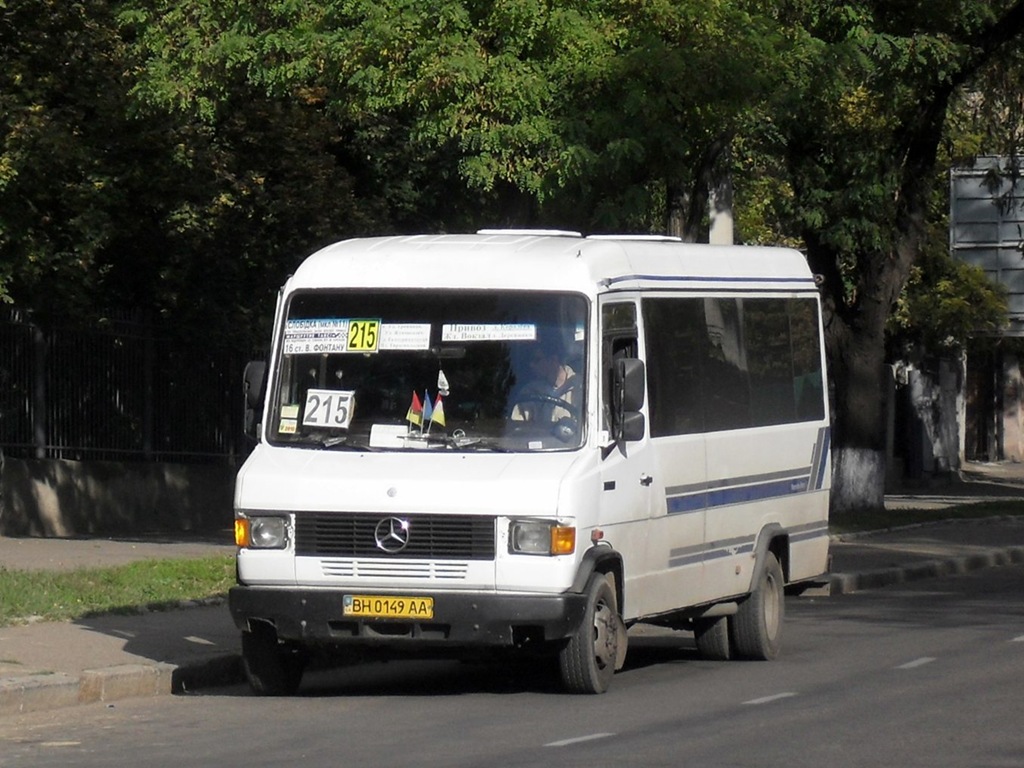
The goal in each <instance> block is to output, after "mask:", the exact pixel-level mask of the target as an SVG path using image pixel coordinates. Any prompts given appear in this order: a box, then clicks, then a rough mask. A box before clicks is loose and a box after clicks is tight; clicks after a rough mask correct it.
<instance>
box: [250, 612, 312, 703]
mask: <svg viewBox="0 0 1024 768" xmlns="http://www.w3.org/2000/svg"><path fill="white" fill-rule="evenodd" d="M242 668H243V669H244V671H245V677H246V679H247V680H248V681H249V687H250V688H252V690H253V692H254V693H257V694H260V695H262V696H291V695H292V694H294V693H295V692H296V691H298V690H299V684H300V683H301V682H302V674H303V672H305V670H306V656H305V654H304V653H302V652H301V650H299V649H297V648H289V647H287V646H284V645H282V644H281V643H279V642H278V641H277V632H276V631H275V630H274V628H273V627H272V626H270V625H269V624H265V623H263V622H253V625H252V628H251V631H249V632H242Z"/></svg>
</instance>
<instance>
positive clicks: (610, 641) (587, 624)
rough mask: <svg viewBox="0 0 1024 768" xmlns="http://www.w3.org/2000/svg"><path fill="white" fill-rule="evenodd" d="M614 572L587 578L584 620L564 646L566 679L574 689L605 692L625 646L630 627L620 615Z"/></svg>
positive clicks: (562, 656)
mask: <svg viewBox="0 0 1024 768" xmlns="http://www.w3.org/2000/svg"><path fill="white" fill-rule="evenodd" d="M611 578H612V577H611V576H606V575H605V574H603V573H595V574H593V575H592V576H591V577H590V580H589V581H588V582H587V588H586V591H585V594H586V597H587V606H586V610H585V611H584V612H583V621H581V622H580V625H579V626H578V627H577V628H576V630H575V631H574V632H573V633H572V635H571V636H570V638H569V642H568V643H567V644H566V646H565V647H564V648H563V649H562V650H561V652H560V654H559V657H558V662H559V667H560V670H561V673H562V683H563V685H564V686H565V689H566V690H567V691H569V692H570V693H604V692H605V691H607V690H608V686H609V685H611V682H612V675H614V674H615V669H616V666H617V665H618V663H619V660H620V655H621V654H620V650H621V649H624V648H625V644H626V628H625V625H624V624H623V623H622V620H621V619H620V618H619V609H618V603H617V601H616V599H615V589H614V587H613V586H612V581H611Z"/></svg>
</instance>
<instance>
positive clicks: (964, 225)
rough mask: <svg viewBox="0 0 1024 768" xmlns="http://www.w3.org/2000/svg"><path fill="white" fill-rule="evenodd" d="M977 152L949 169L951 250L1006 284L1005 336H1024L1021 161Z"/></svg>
mask: <svg viewBox="0 0 1024 768" xmlns="http://www.w3.org/2000/svg"><path fill="white" fill-rule="evenodd" d="M1011 162H1013V161H1011V159H1010V158H1007V157H992V156H982V157H978V158H977V159H976V161H975V164H974V166H973V167H971V168H956V169H954V170H953V172H952V173H951V175H950V195H949V199H950V227H949V233H950V235H949V237H950V251H951V253H952V255H953V257H954V258H956V259H960V260H961V261H964V262H966V263H968V264H973V265H974V266H977V267H980V268H981V269H983V270H984V271H985V273H986V274H987V275H988V276H989V278H990V279H991V280H993V281H995V282H997V283H1000V284H1001V285H1003V286H1004V287H1005V288H1006V291H1007V301H1008V310H1009V324H1008V325H1007V327H1006V328H1005V329H1004V330H1003V331H1002V333H1003V335H1006V336H1024V178H1022V174H1024V165H1022V162H1021V160H1019V159H1018V160H1016V163H1017V169H1016V173H1013V172H1012V171H1013V167H1012V166H1011Z"/></svg>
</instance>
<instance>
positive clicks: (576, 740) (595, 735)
mask: <svg viewBox="0 0 1024 768" xmlns="http://www.w3.org/2000/svg"><path fill="white" fill-rule="evenodd" d="M614 735H615V734H614V733H591V734H590V735H589V736H577V737H576V738H574V739H562V740H561V741H552V742H551V743H550V744H545V745H544V746H545V747H567V746H569V745H570V744H579V743H580V742H581V741H594V740H595V739H606V738H608V737H609V736H614Z"/></svg>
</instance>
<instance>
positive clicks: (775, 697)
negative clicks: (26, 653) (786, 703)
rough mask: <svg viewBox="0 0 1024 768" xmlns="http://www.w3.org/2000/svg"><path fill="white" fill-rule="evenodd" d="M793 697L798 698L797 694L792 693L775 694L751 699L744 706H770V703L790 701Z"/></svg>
mask: <svg viewBox="0 0 1024 768" xmlns="http://www.w3.org/2000/svg"><path fill="white" fill-rule="evenodd" d="M791 696H796V694H795V693H792V692H789V693H776V694H774V695H772V696H762V697H761V698H760V699H751V700H750V701H744V702H743V703H744V704H769V703H771V702H773V701H778V700H779V699H788V698H790V697H791Z"/></svg>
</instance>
